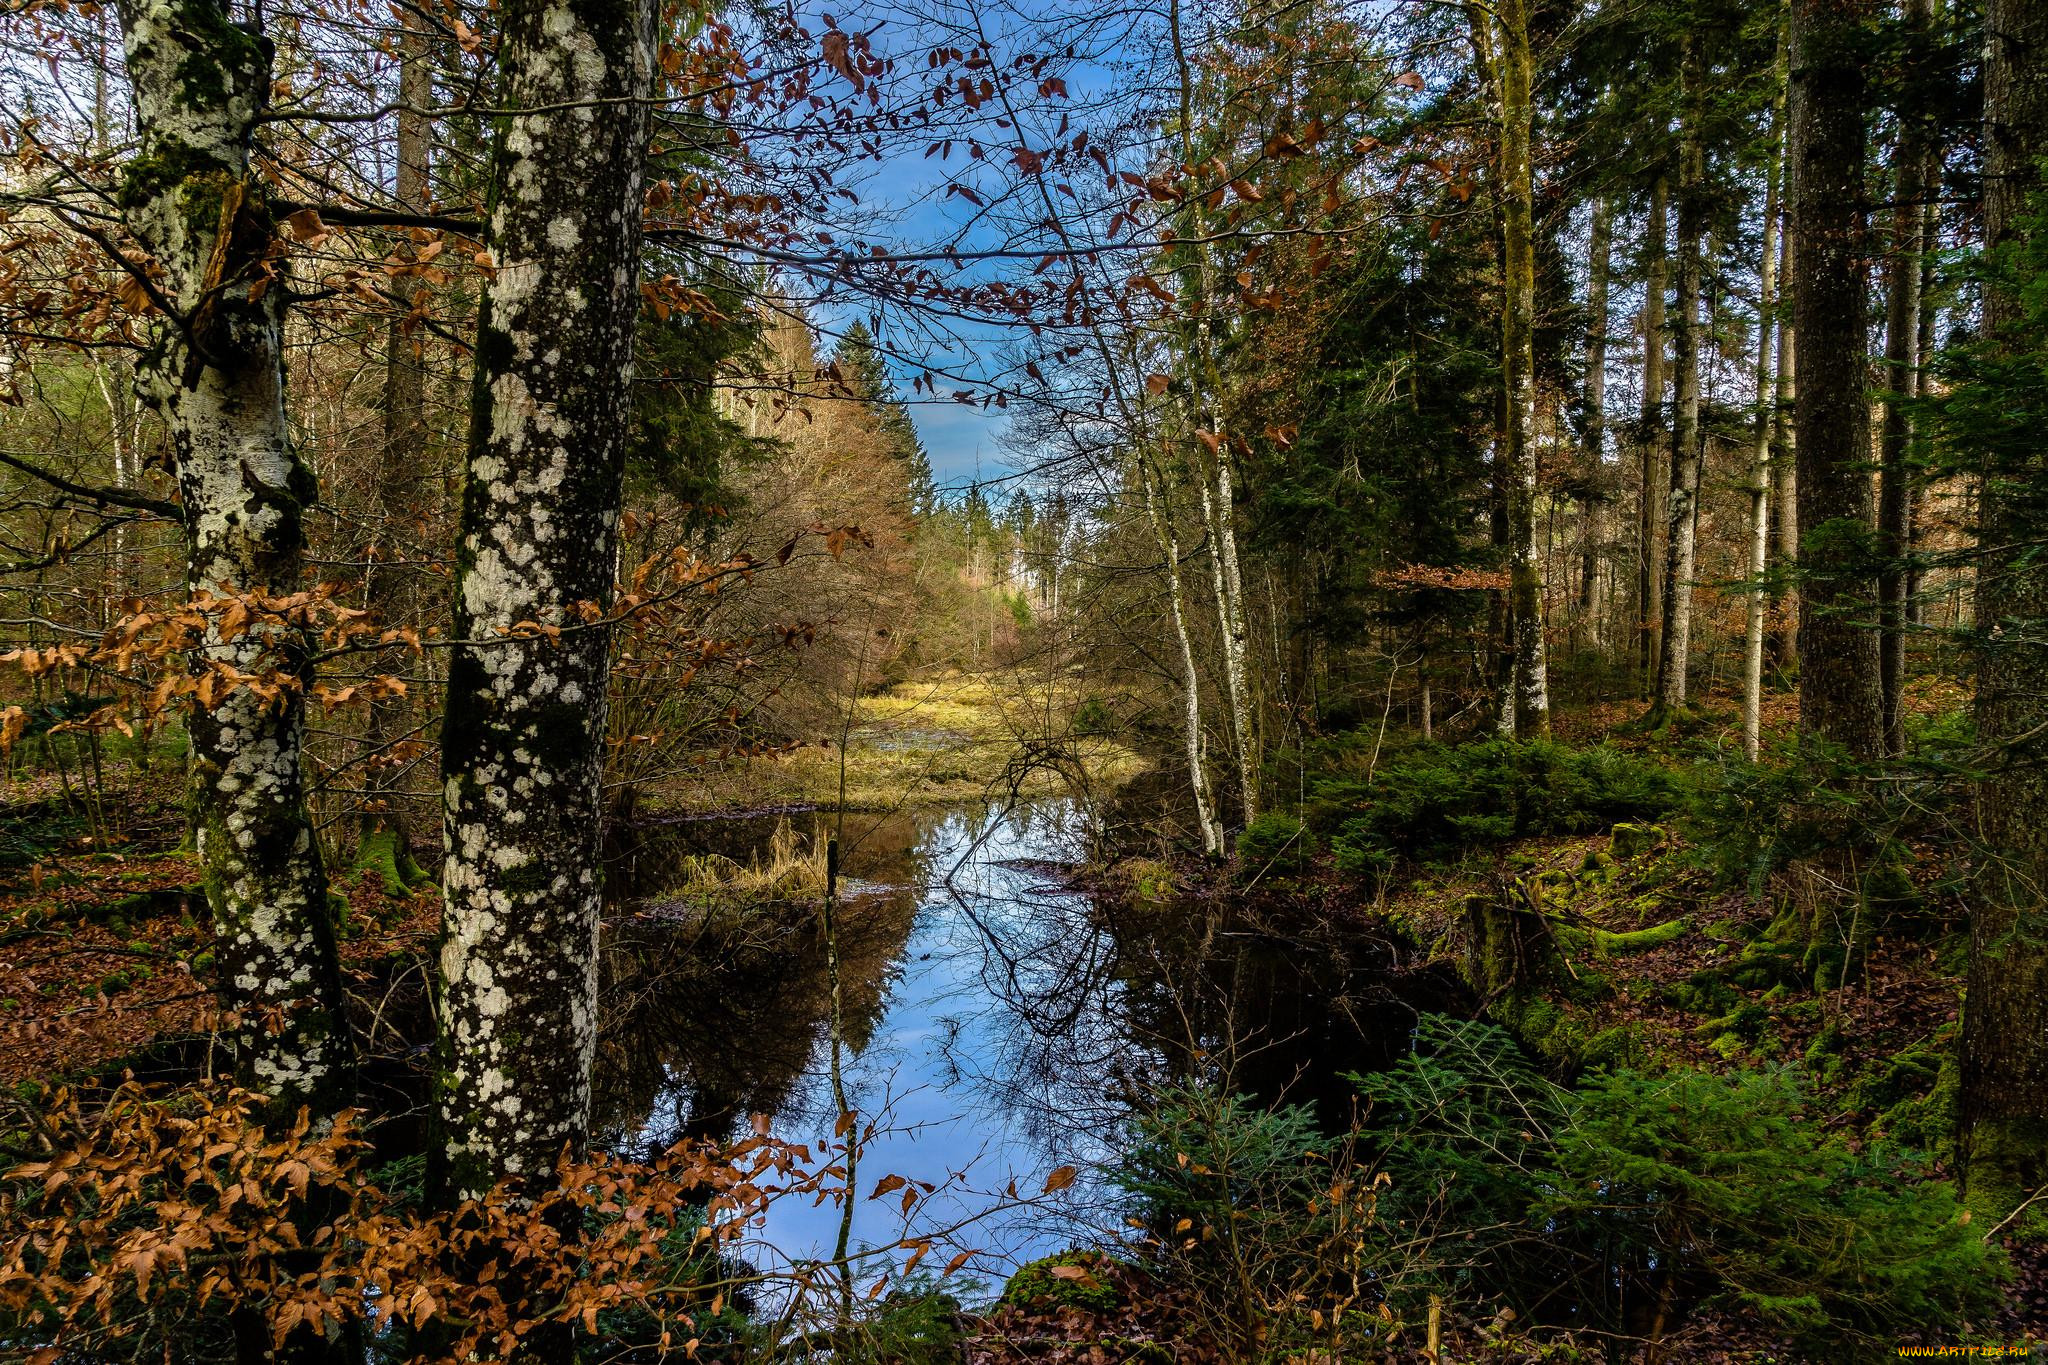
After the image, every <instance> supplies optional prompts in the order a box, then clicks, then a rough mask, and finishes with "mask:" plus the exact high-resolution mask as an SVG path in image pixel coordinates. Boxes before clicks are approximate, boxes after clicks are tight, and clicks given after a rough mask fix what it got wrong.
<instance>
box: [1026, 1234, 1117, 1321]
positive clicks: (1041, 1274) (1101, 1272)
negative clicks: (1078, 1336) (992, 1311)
mask: <svg viewBox="0 0 2048 1365" xmlns="http://www.w3.org/2000/svg"><path fill="white" fill-rule="evenodd" d="M1115 1265H1116V1262H1114V1261H1112V1260H1111V1259H1110V1258H1109V1257H1107V1256H1105V1255H1103V1254H1102V1253H1101V1252H1099V1251H1085V1250H1079V1249H1076V1250H1073V1251H1062V1252H1060V1253H1058V1254H1057V1255H1053V1256H1047V1257H1044V1258H1042V1259H1040V1260H1036V1261H1028V1262H1026V1263H1025V1264H1023V1265H1021V1266H1018V1267H1017V1271H1016V1273H1015V1274H1013V1275H1012V1276H1010V1279H1009V1282H1008V1283H1007V1284H1005V1285H1004V1286H1003V1294H1002V1298H1001V1299H1000V1300H999V1302H1001V1303H1003V1304H1005V1305H1007V1306H1010V1307H1014V1308H1029V1307H1030V1306H1031V1305H1033V1304H1036V1303H1048V1302H1049V1303H1053V1304H1057V1305H1058V1306H1060V1307H1062V1308H1080V1309H1084V1310H1086V1311H1088V1312H1092V1313H1108V1312H1113V1311H1114V1310H1116V1309H1117V1308H1119V1307H1121V1306H1122V1304H1123V1295H1122V1294H1120V1293H1119V1292H1118V1291H1117V1289H1116V1287H1115V1285H1114V1284H1113V1283H1112V1281H1111V1278H1110V1274H1109V1272H1110V1271H1112V1270H1113V1269H1114V1268H1115ZM1058 1266H1072V1267H1075V1268H1077V1269H1079V1270H1080V1271H1081V1272H1082V1273H1081V1274H1080V1275H1079V1276H1073V1277H1067V1276H1059V1275H1055V1274H1053V1273H1052V1272H1053V1269H1054V1268H1055V1267H1058Z"/></svg>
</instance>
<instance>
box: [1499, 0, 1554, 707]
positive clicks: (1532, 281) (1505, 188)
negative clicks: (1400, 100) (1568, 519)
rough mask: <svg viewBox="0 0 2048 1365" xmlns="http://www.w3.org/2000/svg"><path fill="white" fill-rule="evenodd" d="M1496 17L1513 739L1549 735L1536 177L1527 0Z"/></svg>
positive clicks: (1511, 2)
mask: <svg viewBox="0 0 2048 1365" xmlns="http://www.w3.org/2000/svg"><path fill="white" fill-rule="evenodd" d="M1499 14H1500V37H1501V41H1500V96H1501V99H1500V106H1501V138H1500V157H1501V177H1500V178H1501V184H1500V194H1501V200H1502V229H1503V230H1502V237H1503V248H1504V249H1503V253H1502V262H1503V267H1504V270H1505V273H1506V281H1505V283H1506V289H1505V294H1506V299H1505V307H1504V308H1503V310H1502V320H1501V341H1502V347H1501V349H1502V362H1503V369H1504V374H1505V382H1506V388H1507V413H1506V416H1507V421H1506V424H1505V431H1504V432H1503V436H1504V440H1503V441H1502V455H1503V458H1504V461H1505V468H1506V472H1507V475H1508V478H1507V519H1508V616H1509V629H1510V631H1511V632H1512V655H1513V657H1512V662H1511V672H1510V675H1509V689H1508V690H1509V695H1510V697H1511V698H1512V701H1513V707H1514V717H1515V733H1516V734H1517V735H1520V736H1521V737H1522V738H1524V739H1533V738H1537V737H1539V736H1544V735H1548V734H1549V733H1550V684H1549V676H1548V668H1547V664H1546V660H1545V658H1544V641H1543V565H1542V561H1541V560H1540V559H1539V558H1538V557H1537V547H1536V446H1535V442H1534V441H1533V439H1532V435H1533V431H1534V428H1535V423H1536V375H1535V369H1536V353H1535V337H1536V250H1535V223H1534V218H1535V170H1534V167H1533V165H1532V164H1531V160H1530V146H1529V144H1530V135H1531V123H1532V117H1533V110H1532V109H1531V106H1530V96H1531V91H1530V82H1531V60H1530V52H1529V5H1528V0H1503V2H1502V4H1501V5H1500V7H1499Z"/></svg>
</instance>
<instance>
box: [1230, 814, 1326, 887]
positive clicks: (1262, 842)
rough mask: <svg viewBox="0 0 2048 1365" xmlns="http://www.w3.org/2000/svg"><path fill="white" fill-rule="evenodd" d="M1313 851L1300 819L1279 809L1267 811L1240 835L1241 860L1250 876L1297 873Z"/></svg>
mask: <svg viewBox="0 0 2048 1365" xmlns="http://www.w3.org/2000/svg"><path fill="white" fill-rule="evenodd" d="M1314 851H1315V850H1314V847H1313V843H1312V841H1311V839H1310V837H1309V834H1308V831H1307V830H1306V829H1305V828H1304V827H1303V826H1302V823H1301V821H1299V820H1297V819H1295V818H1294V817H1293V816H1291V815H1286V814H1283V813H1281V812H1279V811H1267V812H1266V813H1265V814H1264V815H1261V816H1260V817H1259V818H1258V819H1256V820H1254V821H1252V822H1251V823H1250V824H1249V825H1246V826H1245V828H1244V832H1243V833H1242V834H1240V835H1238V836H1237V857H1238V862H1239V864H1240V865H1241V867H1242V870H1243V872H1244V874H1245V875H1246V876H1247V877H1258V876H1263V875H1271V876H1281V877H1284V876H1291V875H1295V874H1298V873H1299V872H1300V871H1301V870H1302V869H1304V868H1305V867H1307V865H1308V861H1309V856H1310V854H1312V853H1313V852H1314Z"/></svg>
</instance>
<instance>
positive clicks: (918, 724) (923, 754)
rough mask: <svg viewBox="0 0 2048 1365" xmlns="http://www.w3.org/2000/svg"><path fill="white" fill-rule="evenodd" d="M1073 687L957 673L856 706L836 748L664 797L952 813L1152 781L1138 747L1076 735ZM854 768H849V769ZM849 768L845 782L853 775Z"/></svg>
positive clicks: (730, 765)
mask: <svg viewBox="0 0 2048 1365" xmlns="http://www.w3.org/2000/svg"><path fill="white" fill-rule="evenodd" d="M1079 703H1080V697H1079V695H1078V693H1077V691H1076V689H1075V688H1074V687H1073V686H1072V684H1070V683H1067V682H1062V681H1054V682H1051V683H1048V682H1047V681H1046V680H1044V679H1043V678H1033V677H1020V676H1016V675H999V676H993V677H992V676H987V675H978V674H948V675H946V676H944V677H940V678H936V679H930V680H925V681H920V682H912V683H902V684H899V685H898V686H896V687H893V688H890V689H889V690H888V691H886V692H881V693H877V694H875V695H873V696H868V697H862V698H861V699H860V700H859V701H857V702H856V703H855V704H854V712H853V717H852V724H851V727H850V729H849V731H848V734H847V742H846V747H845V751H844V753H843V754H842V752H841V750H840V748H839V745H838V744H837V743H836V741H835V740H827V741H826V742H824V743H821V744H818V745H814V746H811V747H807V748H803V749H799V750H796V751H795V752H793V753H790V754H785V755H781V756H779V757H773V758H753V759H737V760H730V761H727V762H723V763H718V764H710V765H706V767H705V768H703V769H701V770H700V771H701V772H702V774H703V776H702V778H701V780H698V781H693V782H691V783H689V784H688V785H687V786H683V787H679V788H677V789H675V790H673V791H669V792H665V793H663V794H662V795H663V802H662V804H664V805H666V806H668V807H669V808H671V809H682V810H720V809H747V808H756V809H757V808H760V807H764V806H777V805H798V804H804V805H820V806H830V805H834V804H836V803H837V802H838V801H839V799H840V791H841V783H842V778H843V782H844V790H845V805H846V808H847V809H848V810H853V811H889V810H898V809H902V808H905V807H910V806H939V805H953V804H958V803H961V802H968V801H976V800H982V799H985V798H987V797H990V796H1008V795H1011V794H1013V793H1014V794H1016V795H1019V796H1053V795H1064V794H1068V793H1071V792H1073V791H1075V790H1077V789H1079V790H1081V791H1083V792H1091V793H1099V792H1106V791H1108V790H1110V789H1112V788H1114V787H1116V786H1118V785H1120V784H1121V783H1123V782H1126V781H1128V780H1129V779H1130V778H1132V777H1133V776H1135V775H1136V774H1138V773H1139V772H1142V771H1143V770H1144V767H1145V762H1144V760H1143V759H1142V758H1140V757H1139V755H1138V754H1137V752H1136V751H1135V750H1133V749H1131V748H1130V747H1129V746H1127V745H1125V744H1123V743H1121V742H1119V741H1117V740H1115V739H1113V738H1110V737H1108V736H1103V735H1088V734H1076V733H1073V731H1072V717H1073V713H1074V709H1075V708H1076V707H1077V706H1078V705H1079ZM842 759H843V764H842ZM842 768H843V771H842Z"/></svg>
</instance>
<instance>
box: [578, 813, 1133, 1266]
mask: <svg viewBox="0 0 2048 1365" xmlns="http://www.w3.org/2000/svg"><path fill="white" fill-rule="evenodd" d="M1080 819H1081V817H1080V815H1079V812H1078V811H1077V810H1076V808H1075V807H1074V805H1073V804H1072V803H1071V802H1067V801H1041V802H1033V803H1028V804H1026V805H1024V806H1021V807H1019V808H1017V809H1014V810H985V809H975V810H961V811H951V812H944V813H936V814H929V815H920V816H915V817H912V816H900V815H899V816H893V817H881V818H876V817H861V818H858V819H856V818H851V817H850V818H849V820H848V825H847V829H846V833H845V838H844V844H843V847H844V850H845V853H844V859H843V867H844V872H845V875H846V877H847V878H848V884H847V889H846V892H845V896H844V901H843V904H842V906H841V909H840V912H839V919H838V931H839V952H840V959H841V971H842V980H843V995H844V1011H845V1035H846V1036H845V1044H846V1048H845V1052H844V1054H843V1069H844V1076H845V1083H846V1085H847V1087H848V1090H849V1093H850V1100H851V1102H852V1104H853V1106H854V1107H855V1108H856V1109H857V1110H858V1111H859V1112H860V1113H861V1114H862V1115H863V1118H864V1119H866V1120H869V1121H872V1122H874V1123H875V1124H876V1125H877V1129H878V1131H877V1133H876V1135H875V1137H874V1138H873V1139H872V1140H871V1141H870V1142H869V1143H868V1144H867V1145H866V1146H865V1148H864V1150H863V1151H862V1153H861V1170H862V1173H863V1174H862V1184H863V1186H868V1185H870V1184H871V1183H872V1181H873V1180H874V1179H876V1178H879V1177H881V1176H883V1175H886V1174H900V1175H903V1176H906V1177H909V1178H912V1179H917V1180H922V1181H927V1182H931V1183H932V1184H934V1185H936V1186H938V1187H939V1189H938V1192H937V1193H936V1194H935V1195H933V1196H932V1197H930V1198H928V1199H927V1200H925V1201H924V1202H923V1204H922V1206H921V1207H920V1209H919V1212H918V1214H917V1218H918V1223H919V1230H920V1231H924V1232H928V1231H930V1230H932V1229H933V1228H934V1227H947V1226H952V1225H954V1224H956V1223H960V1222H963V1221H964V1222H968V1223H970V1224H971V1229H969V1230H964V1231H962V1232H961V1233H960V1241H961V1244H963V1245H972V1246H973V1247H975V1248H976V1249H977V1250H980V1251H983V1252H985V1253H987V1258H986V1260H985V1261H980V1262H977V1264H979V1265H982V1266H983V1268H984V1270H985V1272H986V1273H991V1274H993V1273H1000V1271H1001V1269H1002V1267H1003V1265H1004V1264H1005V1263H1007V1262H1010V1261H1014V1260H1018V1259H1027V1258H1029V1257H1031V1256H1035V1255H1042V1254H1045V1253H1046V1252H1049V1251H1052V1250H1056V1249H1058V1248H1059V1247H1061V1246H1064V1245H1067V1244H1069V1243H1070V1242H1072V1241H1073V1240H1074V1239H1075V1237H1076V1235H1077V1233H1078V1232H1079V1231H1080V1229H1077V1228H1075V1227H1074V1226H1072V1224H1071V1223H1069V1222H1068V1221H1066V1220H1065V1219H1064V1218H1062V1217H1060V1216H1054V1215H1048V1213H1047V1211H1046V1210H1044V1209H1042V1208H1040V1209H1027V1208H1023V1207H1019V1206H1017V1205H1016V1204H1014V1202H1013V1201H1011V1200H1009V1199H1008V1198H1006V1197H1005V1191H1007V1189H1008V1188H1009V1187H1010V1185H1011V1183H1012V1181H1014V1182H1015V1183H1016V1186H1017V1187H1018V1188H1019V1189H1020V1190H1025V1191H1035V1190H1037V1189H1039V1188H1040V1187H1041V1185H1042V1183H1043V1180H1044V1177H1045V1174H1046V1172H1047V1171H1049V1170H1051V1169H1053V1168H1054V1167H1057V1166H1061V1165H1065V1164H1070V1163H1071V1164H1084V1165H1085V1164H1087V1163H1090V1162H1092V1161H1094V1160H1096V1159H1097V1158H1099V1157H1101V1156H1102V1155H1103V1154H1104V1153H1105V1152H1106V1151H1107V1150H1108V1148H1107V1145H1106V1144H1107V1142H1108V1140H1109V1139H1111V1138H1112V1137H1113V1134H1114V1130H1115V1126H1116V1123H1117V1120H1118V1115H1119V1114H1120V1113H1121V1107H1120V1106H1119V1104H1118V1103H1117V1097H1118V1089H1117V1087H1116V1086H1115V1085H1114V1083H1113V1079H1112V1078H1113V1076H1114V1074H1115V1070H1116V1063H1117V1062H1118V1061H1119V1059H1120V1058H1122V1057H1123V1056H1124V1055H1125V1054H1126V1053H1127V1052H1128V1049H1129V1042H1128V1034H1127V1032H1126V1031H1125V1030H1124V1029H1122V1028H1121V1027H1120V1022H1119V1021H1120V1020H1121V1019H1122V1018H1123V1015H1124V1011H1123V1010H1122V1009H1121V1007H1120V997H1121V995H1122V984H1121V982H1120V981H1119V979H1118V973H1117V971H1116V960H1117V959H1116V950H1115V944H1114V939H1113V938H1112V936H1111V935H1110V934H1109V933H1108V932H1107V931H1106V930H1105V928H1104V927H1103V925H1102V924H1101V922H1100V920H1099V917H1098V916H1097V915H1096V914H1095V913H1094V910H1093V907H1092V905H1091V903H1090V900H1089V897H1088V896H1087V895H1086V894H1085V893H1084V892H1082V891H1080V890H1077V889H1076V888H1075V887H1074V886H1072V885H1071V884H1070V883H1069V881H1068V879H1067V878H1068V874H1069V873H1071V871H1072V870H1073V868H1074V866H1075V864H1076V863H1077V862H1078V859H1079V857H1080V855H1081V852H1082V843H1081V840H1082V835H1083V830H1082V828H1081V823H1080ZM761 838H765V831H764V829H763V828H762V827H761V826H760V825H759V824H758V823H756V825H755V828H752V829H747V828H743V827H742V822H737V821H733V822H723V823H721V824H718V825H712V824H711V823H710V822H679V823H678V824H677V825H672V826H656V827H643V828H641V829H638V830H636V831H634V832H633V835H632V842H631V844H630V846H629V847H627V848H624V849H622V850H620V852H619V859H618V861H619V862H620V863H621V864H622V865H623V866H624V867H625V869H626V871H625V873H624V875H622V876H617V877H615V879H614V880H615V884H619V885H621V886H622V887H623V889H624V890H625V893H626V894H625V898H624V900H623V902H622V903H621V904H620V905H619V906H618V907H617V909H616V911H615V914H614V917H613V929H612V932H611V933H610V934H609V935H608V936H607V951H606V954H605V972H606V988H605V995H604V998H605V1005H606V1010H605V1021H604V1034H603V1041H602V1043H601V1045H600V1053H599V1061H598V1071H597V1089H598V1096H599V1105H600V1127H601V1128H602V1129H606V1130H609V1131H610V1132H611V1133H613V1134H614V1140H615V1141H620V1142H628V1143H630V1142H644V1143H647V1144H650V1145H658V1144H662V1143H666V1142H668V1141H671V1140H673V1139H674V1138H676V1137H679V1136H683V1135H692V1136H705V1137H724V1136H729V1135H731V1134H732V1133H733V1132H735V1131H736V1129H737V1127H738V1125H740V1124H741V1123H743V1122H744V1121H745V1120H746V1119H747V1118H748V1117H749V1116H750V1115H752V1114H755V1113H765V1114H768V1115H770V1116H771V1118H772V1125H771V1126H772V1128H773V1130H774V1131H775V1132H776V1133H777V1134H778V1135H779V1136H782V1137H784V1138H788V1139H792V1140H802V1141H815V1142H817V1143H818V1144H819V1145H820V1146H822V1145H823V1144H824V1142H825V1140H827V1139H828V1138H829V1137H830V1136H831V1134H832V1129H833V1124H834V1120H835V1119H836V1117H837V1112H836V1107H835V1105H834V1104H833V1102H832V1098H831V1092H830V1088H829V1084H828V1079H827V1072H828V1061H829V1028H830V1018H831V991H830V982H829V979H828V976H827V972H826V957H825V940H824V935H823V933H822V924H821V920H820V918H819V915H818V912H817V907H816V906H815V905H779V906H761V907H755V908H753V909H752V910H751V911H749V912H747V913H745V914H740V915H735V914H733V913H731V912H730V911H729V910H727V911H723V912H720V911H710V910H706V909H705V908H704V907H702V906H699V905H689V904H683V903H678V902H674V901H664V900H663V898H662V888H661V886H660V877H659V868H660V866H661V864H662V862H663V859H664V850H666V855H667V856H668V857H669V858H670V859H673V857H674V856H675V855H676V854H678V853H681V852H692V853H695V852H702V851H706V850H715V851H719V852H724V853H726V854H727V855H728V856H740V854H739V853H738V851H737V850H738V849H739V848H742V847H744V846H745V845H746V843H747V841H748V840H750V839H761ZM1097 1202H1099V1201H1092V1200H1089V1199H1088V1198H1086V1197H1085V1193H1084V1192H1082V1191H1080V1190H1079V1187H1077V1196H1076V1197H1074V1198H1070V1199H1069V1200H1068V1201H1066V1203H1067V1204H1068V1205H1070V1206H1073V1207H1080V1206H1085V1205H1088V1204H1091V1203H1097ZM837 1220H838V1213H837V1210H835V1209H833V1208H832V1207H830V1206H829V1205H828V1206H823V1207H815V1208H798V1207H795V1206H794V1205H793V1204H791V1203H789V1202H787V1201H785V1203H784V1204H782V1205H779V1206H777V1208H776V1210H775V1211H774V1212H773V1213H772V1214H771V1215H770V1218H769V1222H768V1225H767V1226H766V1227H765V1228H764V1229H763V1230H762V1236H763V1239H764V1240H765V1242H766V1243H767V1244H768V1245H769V1246H771V1247H772V1248H774V1250H775V1251H777V1252H779V1253H780V1254H781V1255H782V1256H786V1257H789V1258H792V1259H804V1258H807V1257H812V1256H817V1255H820V1254H822V1253H823V1252H825V1251H826V1250H827V1249H829V1248H830V1246H831V1245H832V1242H833V1239H834V1237H835V1236H836V1234H837ZM903 1235H904V1226H903V1223H902V1220H901V1216H900V1213H899V1211H898V1206H897V1205H896V1203H895V1201H893V1200H888V1201H880V1202H875V1201H868V1200H862V1201H860V1202H859V1204H858V1205H857V1206H856V1212H855V1223H854V1242H855V1243H856V1244H859V1245H868V1246H874V1245H886V1244H888V1243H892V1242H894V1241H896V1240H898V1239H899V1238H900V1237H901V1236H903Z"/></svg>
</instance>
